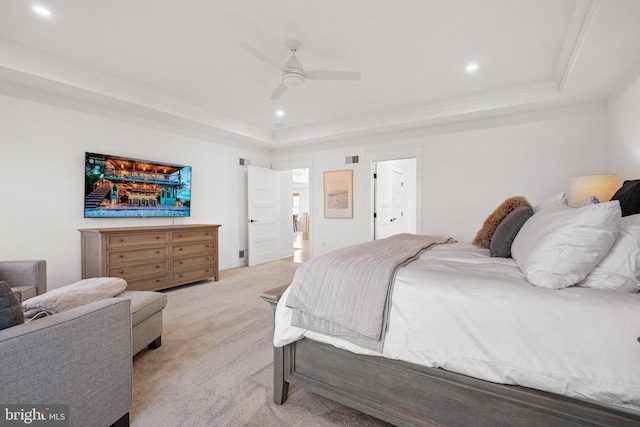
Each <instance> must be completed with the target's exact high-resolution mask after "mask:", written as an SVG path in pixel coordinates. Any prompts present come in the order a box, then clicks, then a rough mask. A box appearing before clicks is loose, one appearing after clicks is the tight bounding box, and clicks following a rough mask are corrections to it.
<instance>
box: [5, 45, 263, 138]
mask: <svg viewBox="0 0 640 427" xmlns="http://www.w3.org/2000/svg"><path fill="white" fill-rule="evenodd" d="M0 77H2V78H3V80H5V81H9V82H12V83H16V84H18V85H22V86H25V87H33V88H36V89H39V90H42V91H48V92H51V93H54V94H58V95H61V96H64V97H67V98H72V99H76V100H80V101H85V102H89V103H93V104H99V105H103V106H106V107H109V108H113V109H116V110H119V111H123V112H126V113H130V114H135V115H141V116H142V117H145V118H148V119H155V120H158V121H160V122H162V123H166V122H167V121H169V122H171V123H172V124H174V125H176V126H187V127H193V128H194V130H197V131H200V132H202V131H205V132H207V133H211V134H212V135H217V136H224V137H226V138H232V139H238V138H239V139H241V140H243V141H253V142H254V143H258V144H261V145H264V144H267V145H270V144H271V143H272V136H271V132H270V131H269V130H265V129H262V128H260V127H257V126H251V125H249V124H246V123H240V122H237V121H233V120H230V119H228V118H226V117H223V116H220V115H216V114H215V113H211V112H208V111H203V110H201V109H198V108H194V107H193V106H190V105H186V104H183V103H179V102H176V101H175V100H173V99H170V98H168V97H163V96H161V95H159V94H157V93H155V92H154V91H153V89H152V88H149V87H145V85H144V84H140V83H136V84H135V86H134V85H133V84H132V83H131V82H126V81H123V80H120V79H117V78H115V77H113V76H106V75H104V73H102V72H101V71H97V70H88V69H86V68H83V67H80V66H78V65H76V64H73V63H71V62H69V61H65V60H62V59H61V58H59V57H56V56H54V55H50V54H47V53H45V52H42V51H39V50H36V49H33V48H30V47H28V46H24V45H20V44H18V43H15V42H12V41H9V40H6V39H2V38H0Z"/></svg>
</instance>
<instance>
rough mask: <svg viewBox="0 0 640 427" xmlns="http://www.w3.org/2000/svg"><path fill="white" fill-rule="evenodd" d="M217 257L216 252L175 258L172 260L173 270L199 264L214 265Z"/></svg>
mask: <svg viewBox="0 0 640 427" xmlns="http://www.w3.org/2000/svg"><path fill="white" fill-rule="evenodd" d="M215 259H216V258H215V256H214V254H210V255H200V256H194V257H189V258H179V259H174V260H172V261H171V270H179V269H182V268H190V267H194V266H198V265H201V266H207V267H212V266H213V261H215Z"/></svg>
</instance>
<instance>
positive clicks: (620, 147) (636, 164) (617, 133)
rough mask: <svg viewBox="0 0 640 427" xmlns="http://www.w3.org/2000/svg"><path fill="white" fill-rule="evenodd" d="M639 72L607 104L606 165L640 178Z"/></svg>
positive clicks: (613, 169) (629, 175) (634, 177)
mask: <svg viewBox="0 0 640 427" xmlns="http://www.w3.org/2000/svg"><path fill="white" fill-rule="evenodd" d="M639 117H640V76H639V77H637V78H636V80H635V81H634V82H633V83H632V84H631V85H630V86H629V87H628V88H627V89H626V90H625V91H624V92H623V93H622V94H620V96H618V97H616V98H615V99H612V100H610V102H609V103H608V105H607V126H606V127H607V144H608V151H607V168H608V171H609V172H611V173H618V174H620V178H621V179H622V180H625V179H640V121H639V120H638V118H639Z"/></svg>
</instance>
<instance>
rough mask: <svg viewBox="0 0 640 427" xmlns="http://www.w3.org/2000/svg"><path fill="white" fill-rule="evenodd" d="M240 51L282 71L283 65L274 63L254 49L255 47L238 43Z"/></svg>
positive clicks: (274, 61)
mask: <svg viewBox="0 0 640 427" xmlns="http://www.w3.org/2000/svg"><path fill="white" fill-rule="evenodd" d="M238 46H239V47H240V48H241V49H243V50H245V51H246V52H249V53H250V54H251V55H253V56H255V57H256V58H258V59H261V60H263V61H264V62H266V63H267V64H269V65H271V66H272V67H274V68H277V69H278V70H280V71H282V70H283V68H284V66H283V64H281V63H280V62H278V61H276V60H275V59H273V58H270V57H268V56H267V55H266V54H265V53H263V52H262V51H260V50H258V49H256V48H255V47H253V46H251V45H250V44H248V43H240V44H239V45H238Z"/></svg>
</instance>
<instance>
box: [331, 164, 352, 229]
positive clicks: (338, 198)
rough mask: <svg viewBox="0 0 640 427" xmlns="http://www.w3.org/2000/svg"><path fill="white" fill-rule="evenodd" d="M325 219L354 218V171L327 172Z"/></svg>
mask: <svg viewBox="0 0 640 427" xmlns="http://www.w3.org/2000/svg"><path fill="white" fill-rule="evenodd" d="M324 217H325V218H353V170H352V169H348V170H342V171H325V173H324Z"/></svg>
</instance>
